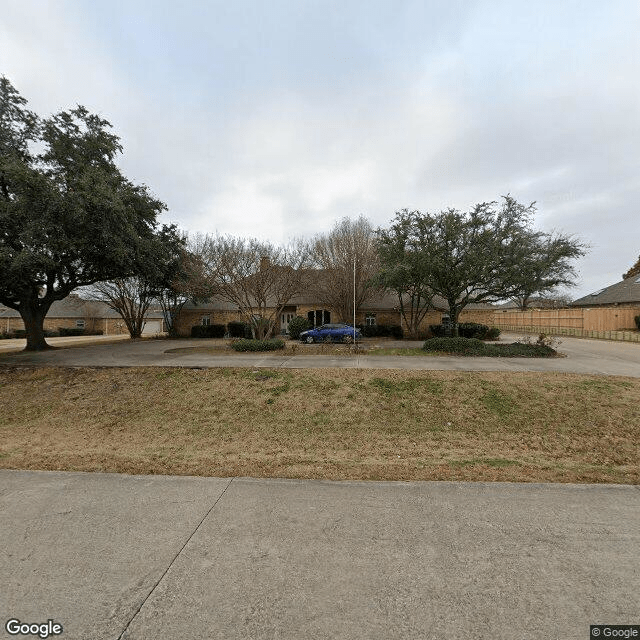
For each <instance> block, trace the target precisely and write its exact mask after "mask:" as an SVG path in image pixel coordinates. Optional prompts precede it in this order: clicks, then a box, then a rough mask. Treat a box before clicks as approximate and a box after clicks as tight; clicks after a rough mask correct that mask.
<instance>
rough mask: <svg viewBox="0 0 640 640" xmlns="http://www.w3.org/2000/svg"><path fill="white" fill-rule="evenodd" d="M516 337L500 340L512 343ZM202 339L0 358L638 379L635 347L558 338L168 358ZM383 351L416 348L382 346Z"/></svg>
mask: <svg viewBox="0 0 640 640" xmlns="http://www.w3.org/2000/svg"><path fill="white" fill-rule="evenodd" d="M519 337H521V336H519V335H509V334H507V335H503V336H501V341H502V342H513V341H515V340H516V339H518V338H519ZM206 344H207V341H206V340H143V341H140V342H131V341H129V340H126V341H122V342H119V343H117V344H109V345H97V344H93V345H91V346H83V347H75V348H66V349H59V350H55V351H46V352H43V353H11V354H4V355H0V364H36V365H59V366H126V367H135V366H161V367H166V366H173V367H269V368H277V367H283V368H291V369H306V368H316V367H320V368H327V367H336V368H360V369H367V368H373V369H412V370H460V371H557V372H565V373H587V374H604V375H620V376H633V377H640V344H637V343H630V342H612V341H605V340H585V339H580V338H563V339H562V344H561V345H560V347H559V351H560V352H561V353H563V354H565V355H566V357H563V358H551V359H549V358H463V357H455V356H424V357H417V356H373V355H366V356H315V355H314V356H305V355H297V356H288V357H283V356H281V355H276V354H272V353H269V354H228V355H227V354H224V353H222V354H220V355H215V354H209V353H171V351H172V350H174V349H184V348H189V347H196V346H202V345H206ZM381 344H384V345H388V346H393V345H400V344H401V345H404V346H414V347H415V346H419V345H420V344H421V343H415V342H414V343H410V342H386V343H381Z"/></svg>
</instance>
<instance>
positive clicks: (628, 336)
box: [492, 306, 640, 342]
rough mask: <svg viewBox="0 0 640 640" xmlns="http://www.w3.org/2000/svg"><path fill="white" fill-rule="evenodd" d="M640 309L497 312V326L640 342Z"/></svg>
mask: <svg viewBox="0 0 640 640" xmlns="http://www.w3.org/2000/svg"><path fill="white" fill-rule="evenodd" d="M637 315H640V306H638V307H608V308H606V309H529V310H527V311H516V310H507V311H494V312H493V323H492V324H493V326H495V327H498V328H500V329H501V330H502V331H524V332H535V333H537V332H540V333H551V334H559V335H568V336H581V337H585V338H606V339H610V340H629V341H632V342H640V333H638V332H634V331H633V329H634V328H635V321H634V318H635V316H637Z"/></svg>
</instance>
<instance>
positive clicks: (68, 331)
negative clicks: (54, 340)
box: [58, 327, 85, 338]
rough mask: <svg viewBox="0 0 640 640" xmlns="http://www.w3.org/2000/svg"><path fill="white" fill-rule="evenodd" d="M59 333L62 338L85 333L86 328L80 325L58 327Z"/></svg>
mask: <svg viewBox="0 0 640 640" xmlns="http://www.w3.org/2000/svg"><path fill="white" fill-rule="evenodd" d="M58 333H59V334H60V337H62V338H66V337H69V336H83V335H85V333H84V329H81V328H80V327H58Z"/></svg>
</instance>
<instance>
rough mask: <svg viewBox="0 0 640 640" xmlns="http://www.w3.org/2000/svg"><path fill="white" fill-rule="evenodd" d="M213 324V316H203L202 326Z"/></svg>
mask: <svg viewBox="0 0 640 640" xmlns="http://www.w3.org/2000/svg"><path fill="white" fill-rule="evenodd" d="M210 324H211V316H202V326H203V327H208V326H209V325H210Z"/></svg>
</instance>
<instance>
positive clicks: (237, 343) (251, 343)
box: [231, 338, 284, 351]
mask: <svg viewBox="0 0 640 640" xmlns="http://www.w3.org/2000/svg"><path fill="white" fill-rule="evenodd" d="M231 348H232V349H235V350H236V351H277V350H278V349H284V342H283V341H282V340H280V339H278V338H275V339H271V340H249V339H242V340H234V341H233V342H232V343H231Z"/></svg>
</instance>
